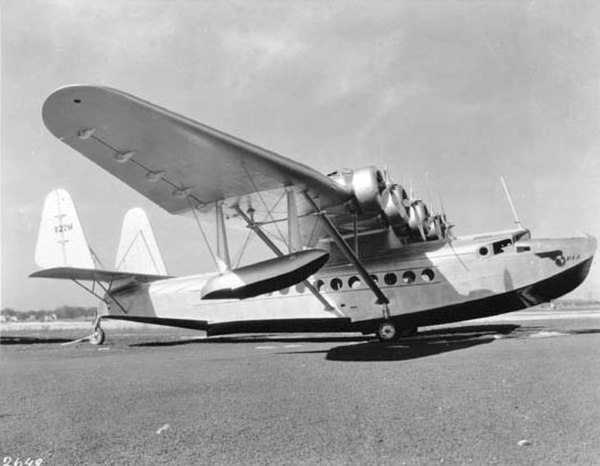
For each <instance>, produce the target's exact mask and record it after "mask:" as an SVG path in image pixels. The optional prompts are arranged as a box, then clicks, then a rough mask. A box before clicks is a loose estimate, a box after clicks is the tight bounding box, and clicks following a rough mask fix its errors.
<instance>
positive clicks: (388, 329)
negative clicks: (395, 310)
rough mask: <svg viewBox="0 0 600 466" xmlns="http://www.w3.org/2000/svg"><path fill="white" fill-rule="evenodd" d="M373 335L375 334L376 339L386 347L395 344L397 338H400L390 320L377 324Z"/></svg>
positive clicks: (396, 328)
mask: <svg viewBox="0 0 600 466" xmlns="http://www.w3.org/2000/svg"><path fill="white" fill-rule="evenodd" d="M375 333H376V334H377V339H378V340H379V341H380V342H381V343H383V344H386V345H391V344H393V343H396V342H397V341H398V338H400V332H399V330H398V327H396V324H395V323H394V322H392V321H391V320H385V321H383V322H382V323H381V324H379V327H377V332H375Z"/></svg>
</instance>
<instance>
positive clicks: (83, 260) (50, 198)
mask: <svg viewBox="0 0 600 466" xmlns="http://www.w3.org/2000/svg"><path fill="white" fill-rule="evenodd" d="M35 262H36V263H37V265H38V266H39V267H41V268H42V269H48V268H53V267H79V268H86V269H93V268H95V267H94V261H93V260H92V255H91V254H90V248H89V246H88V244H87V241H86V240H85V236H84V234H83V229H82V228H81V223H80V222H79V217H78V216H77V211H76V210H75V206H74V205H73V201H72V200H71V196H70V195H69V193H68V192H67V191H65V190H64V189H56V190H54V191H52V192H50V193H49V194H48V195H47V196H46V200H45V201H44V211H43V213H42V222H41V224H40V231H39V234H38V240H37V246H36V248H35Z"/></svg>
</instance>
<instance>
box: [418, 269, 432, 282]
mask: <svg viewBox="0 0 600 466" xmlns="http://www.w3.org/2000/svg"><path fill="white" fill-rule="evenodd" d="M434 277H435V274H434V273H433V270H431V269H425V270H423V271H422V272H421V280H423V281H424V282H430V281H432V280H433V278H434Z"/></svg>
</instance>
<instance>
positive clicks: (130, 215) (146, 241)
mask: <svg viewBox="0 0 600 466" xmlns="http://www.w3.org/2000/svg"><path fill="white" fill-rule="evenodd" d="M117 270H118V271H120V272H131V273H135V274H151V275H167V270H166V268H165V264H164V262H163V259H162V256H161V254H160V251H159V250H158V246H157V244H156V240H155V239H154V233H152V228H151V227H150V222H149V221H148V217H147V216H146V212H145V211H144V210H143V209H140V208H139V207H137V208H134V209H131V210H129V211H128V212H127V213H126V214H125V218H124V219H123V227H122V229H121V240H120V241H119V249H118V251H117Z"/></svg>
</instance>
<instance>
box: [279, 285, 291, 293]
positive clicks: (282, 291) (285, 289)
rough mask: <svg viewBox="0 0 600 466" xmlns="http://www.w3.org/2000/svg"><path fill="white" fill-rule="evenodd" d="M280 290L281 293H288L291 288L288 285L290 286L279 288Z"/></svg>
mask: <svg viewBox="0 0 600 466" xmlns="http://www.w3.org/2000/svg"><path fill="white" fill-rule="evenodd" d="M279 292H280V293H281V294H288V293H289V292H290V289H289V287H288V288H284V289H282V290H279Z"/></svg>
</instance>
